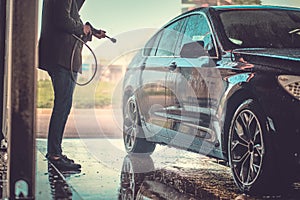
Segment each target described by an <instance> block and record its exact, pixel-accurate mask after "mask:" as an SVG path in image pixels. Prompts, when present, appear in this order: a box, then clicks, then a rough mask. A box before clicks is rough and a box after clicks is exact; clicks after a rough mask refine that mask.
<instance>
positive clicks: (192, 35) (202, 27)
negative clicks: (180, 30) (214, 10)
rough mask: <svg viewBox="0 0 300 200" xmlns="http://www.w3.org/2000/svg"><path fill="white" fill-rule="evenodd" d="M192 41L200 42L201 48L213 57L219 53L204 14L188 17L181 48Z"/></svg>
mask: <svg viewBox="0 0 300 200" xmlns="http://www.w3.org/2000/svg"><path fill="white" fill-rule="evenodd" d="M191 42H198V44H199V48H203V50H204V51H206V52H207V55H210V56H212V57H214V56H216V55H217V54H216V48H215V47H214V42H213V38H212V32H211V29H210V26H209V23H208V21H207V19H206V18H205V16H204V15H201V14H195V15H191V16H190V17H189V18H188V21H187V24H186V28H185V32H184V37H183V39H182V43H181V45H180V48H182V47H183V45H185V44H188V43H191Z"/></svg>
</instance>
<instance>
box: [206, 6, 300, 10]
mask: <svg viewBox="0 0 300 200" xmlns="http://www.w3.org/2000/svg"><path fill="white" fill-rule="evenodd" d="M211 8H213V9H215V10H249V9H250V10H252V9H255V10H256V9H258V10H259V9H263V10H265V9H276V10H300V9H299V8H296V7H286V6H272V5H230V6H211Z"/></svg>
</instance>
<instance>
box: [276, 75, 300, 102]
mask: <svg viewBox="0 0 300 200" xmlns="http://www.w3.org/2000/svg"><path fill="white" fill-rule="evenodd" d="M278 82H279V83H280V85H281V86H282V87H283V88H284V89H285V90H286V91H287V92H288V93H290V94H291V95H293V96H294V97H295V98H296V99H298V100H300V76H292V75H280V76H278Z"/></svg>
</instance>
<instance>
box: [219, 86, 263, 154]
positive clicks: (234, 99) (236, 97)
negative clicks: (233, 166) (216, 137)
mask: <svg viewBox="0 0 300 200" xmlns="http://www.w3.org/2000/svg"><path fill="white" fill-rule="evenodd" d="M247 100H252V101H256V102H258V98H257V97H256V95H255V94H254V93H253V92H252V91H250V90H249V89H245V88H241V89H239V90H237V91H235V92H234V93H232V95H231V96H229V97H228V99H227V104H226V111H225V112H224V115H225V116H224V124H223V134H222V143H223V145H222V148H223V149H222V151H223V154H224V157H225V158H227V159H228V153H227V150H228V137H229V128H230V123H231V119H232V117H233V115H234V113H235V111H236V109H237V108H238V107H239V106H240V105H241V104H242V103H243V102H245V101H247Z"/></svg>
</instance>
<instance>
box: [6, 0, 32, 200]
mask: <svg viewBox="0 0 300 200" xmlns="http://www.w3.org/2000/svg"><path fill="white" fill-rule="evenodd" d="M8 2H10V3H9V4H10V6H11V7H12V9H11V11H12V14H13V15H12V16H13V17H12V22H11V24H10V26H11V38H10V39H11V48H10V52H8V53H10V55H11V64H10V65H8V67H9V68H11V88H10V92H11V93H10V95H11V96H10V98H11V109H10V115H11V118H10V122H9V124H10V133H9V135H8V157H9V163H8V164H9V165H8V179H9V197H10V199H18V198H19V197H21V198H22V199H34V195H35V129H36V128H35V105H36V104H35V96H36V95H35V94H36V86H35V85H36V64H37V62H36V61H37V27H38V0H30V1H22V0H10V1H8Z"/></svg>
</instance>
